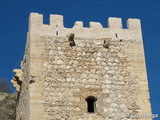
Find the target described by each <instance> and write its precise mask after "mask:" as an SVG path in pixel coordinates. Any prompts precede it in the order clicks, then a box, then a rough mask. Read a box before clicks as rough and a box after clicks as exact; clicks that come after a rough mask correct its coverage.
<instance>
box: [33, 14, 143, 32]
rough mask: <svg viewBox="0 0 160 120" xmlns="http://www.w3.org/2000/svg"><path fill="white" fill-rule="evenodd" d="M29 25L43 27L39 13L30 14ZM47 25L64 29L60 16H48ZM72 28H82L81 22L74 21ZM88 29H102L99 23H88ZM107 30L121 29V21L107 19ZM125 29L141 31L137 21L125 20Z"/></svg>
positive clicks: (41, 16)
mask: <svg viewBox="0 0 160 120" xmlns="http://www.w3.org/2000/svg"><path fill="white" fill-rule="evenodd" d="M30 24H31V25H43V15H42V14H39V13H31V14H30ZM49 25H50V26H52V27H64V24H63V16H62V15H54V14H51V15H50V22H49ZM73 28H83V22H82V21H76V22H75V24H74V26H73ZM89 28H103V27H102V25H101V23H99V22H90V23H89ZM108 28H109V29H122V28H123V27H122V19H121V18H116V17H109V18H108ZM127 29H141V24H140V20H139V19H131V18H129V19H128V20H127Z"/></svg>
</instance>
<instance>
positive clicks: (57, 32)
mask: <svg viewBox="0 0 160 120" xmlns="http://www.w3.org/2000/svg"><path fill="white" fill-rule="evenodd" d="M56 30H57V31H56V35H58V25H56Z"/></svg>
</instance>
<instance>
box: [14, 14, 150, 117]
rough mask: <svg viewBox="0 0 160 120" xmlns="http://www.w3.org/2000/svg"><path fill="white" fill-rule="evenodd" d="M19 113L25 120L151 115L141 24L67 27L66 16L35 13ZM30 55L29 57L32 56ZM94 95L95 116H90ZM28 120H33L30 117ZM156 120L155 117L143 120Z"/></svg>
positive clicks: (117, 21) (115, 21)
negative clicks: (90, 98) (89, 100)
mask: <svg viewBox="0 0 160 120" xmlns="http://www.w3.org/2000/svg"><path fill="white" fill-rule="evenodd" d="M29 22H30V23H29V34H28V40H27V41H28V43H29V44H27V46H26V48H28V49H26V50H27V52H26V53H27V55H25V59H24V61H23V65H22V71H23V72H24V74H23V77H24V80H23V81H22V85H21V92H20V99H19V106H18V111H17V114H19V115H18V117H17V120H20V117H19V116H22V117H23V119H24V120H54V119H55V120H56V119H57V120H86V119H93V120H128V119H129V120H132V119H135V118H128V116H127V115H129V114H151V108H150V102H149V93H148V82H147V75H146V68H145V59H144V51H143V41H142V35H141V27H140V21H139V20H138V19H129V20H128V21H127V26H128V29H122V24H121V19H120V18H109V19H108V26H109V28H103V27H102V26H101V24H100V23H97V22H90V28H84V27H83V22H81V21H78V22H75V25H74V27H73V28H64V27H63V17H62V16H60V15H51V16H50V25H45V24H43V16H42V15H40V14H37V13H31V16H30V20H29ZM28 53H29V54H28ZM88 96H94V97H95V98H96V99H97V100H96V102H95V111H94V114H89V112H88V111H87V101H86V98H87V97H88ZM27 117H28V118H27ZM138 120H151V118H138Z"/></svg>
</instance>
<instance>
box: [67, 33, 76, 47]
mask: <svg viewBox="0 0 160 120" xmlns="http://www.w3.org/2000/svg"><path fill="white" fill-rule="evenodd" d="M68 40H69V45H70V46H71V47H73V46H76V44H75V41H74V34H70V36H69V39H68Z"/></svg>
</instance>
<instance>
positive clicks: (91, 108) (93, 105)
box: [86, 96, 97, 113]
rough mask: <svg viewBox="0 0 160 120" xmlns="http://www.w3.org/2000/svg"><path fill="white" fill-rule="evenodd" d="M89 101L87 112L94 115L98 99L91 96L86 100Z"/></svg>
mask: <svg viewBox="0 0 160 120" xmlns="http://www.w3.org/2000/svg"><path fill="white" fill-rule="evenodd" d="M86 101H87V110H88V112H89V113H94V112H95V108H96V103H95V102H96V101H97V98H95V97H94V96H89V97H87V98H86Z"/></svg>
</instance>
